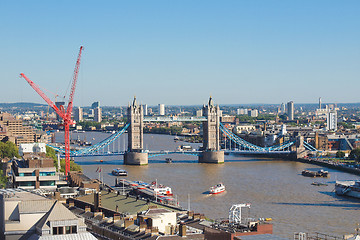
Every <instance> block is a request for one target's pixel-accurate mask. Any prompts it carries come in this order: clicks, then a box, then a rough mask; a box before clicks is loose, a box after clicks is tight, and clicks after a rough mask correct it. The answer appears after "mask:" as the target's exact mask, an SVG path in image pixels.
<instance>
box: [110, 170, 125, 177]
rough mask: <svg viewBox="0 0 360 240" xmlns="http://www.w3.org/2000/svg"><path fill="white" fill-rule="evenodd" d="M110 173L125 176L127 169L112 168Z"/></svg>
mask: <svg viewBox="0 0 360 240" xmlns="http://www.w3.org/2000/svg"><path fill="white" fill-rule="evenodd" d="M111 173H112V175H114V176H127V175H128V173H127V171H125V170H124V169H121V168H115V169H113V170H112V172H111Z"/></svg>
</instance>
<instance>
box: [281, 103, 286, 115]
mask: <svg viewBox="0 0 360 240" xmlns="http://www.w3.org/2000/svg"><path fill="white" fill-rule="evenodd" d="M281 113H283V114H285V113H286V107H285V103H282V104H281Z"/></svg>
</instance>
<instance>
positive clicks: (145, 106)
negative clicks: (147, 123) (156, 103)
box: [143, 104, 148, 116]
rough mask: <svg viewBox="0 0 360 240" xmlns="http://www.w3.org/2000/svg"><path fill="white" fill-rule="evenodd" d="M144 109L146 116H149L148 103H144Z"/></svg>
mask: <svg viewBox="0 0 360 240" xmlns="http://www.w3.org/2000/svg"><path fill="white" fill-rule="evenodd" d="M143 109H144V116H147V115H148V105H147V104H144V105H143Z"/></svg>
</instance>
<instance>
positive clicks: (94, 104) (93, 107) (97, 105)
mask: <svg viewBox="0 0 360 240" xmlns="http://www.w3.org/2000/svg"><path fill="white" fill-rule="evenodd" d="M98 107H100V102H93V104H91V108H92V109H95V108H98Z"/></svg>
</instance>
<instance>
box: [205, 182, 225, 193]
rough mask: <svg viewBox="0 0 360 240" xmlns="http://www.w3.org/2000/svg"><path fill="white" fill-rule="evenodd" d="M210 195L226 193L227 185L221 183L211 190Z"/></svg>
mask: <svg viewBox="0 0 360 240" xmlns="http://www.w3.org/2000/svg"><path fill="white" fill-rule="evenodd" d="M209 192H210V194H219V193H222V192H225V185H224V184H222V183H219V184H217V185H215V186H213V187H211V188H210V189H209Z"/></svg>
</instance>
